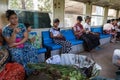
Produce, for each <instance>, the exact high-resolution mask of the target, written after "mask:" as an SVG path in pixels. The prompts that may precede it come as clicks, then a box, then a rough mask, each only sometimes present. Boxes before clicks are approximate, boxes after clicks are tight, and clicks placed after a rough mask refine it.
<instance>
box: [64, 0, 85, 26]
mask: <svg viewBox="0 0 120 80" xmlns="http://www.w3.org/2000/svg"><path fill="white" fill-rule="evenodd" d="M85 9H86V5H85V4H84V3H82V2H77V1H71V0H65V27H73V25H74V24H75V23H76V18H77V16H82V17H83V19H84V17H85V16H84V15H85ZM83 23H84V21H83Z"/></svg>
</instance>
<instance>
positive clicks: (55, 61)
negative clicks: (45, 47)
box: [46, 55, 61, 64]
mask: <svg viewBox="0 0 120 80" xmlns="http://www.w3.org/2000/svg"><path fill="white" fill-rule="evenodd" d="M46 63H48V64H60V63H61V59H60V56H59V55H54V56H52V57H50V58H48V59H47V60H46Z"/></svg>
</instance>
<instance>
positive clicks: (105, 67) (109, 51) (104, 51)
mask: <svg viewBox="0 0 120 80" xmlns="http://www.w3.org/2000/svg"><path fill="white" fill-rule="evenodd" d="M115 49H120V42H118V43H108V44H105V45H103V46H101V47H100V49H98V50H93V51H91V52H83V53H80V54H82V55H86V56H89V57H91V58H94V60H95V61H96V62H97V63H98V64H99V65H100V66H101V67H102V71H101V72H100V76H102V77H106V78H112V79H114V78H115V77H116V74H115V72H116V71H117V69H118V68H117V67H116V66H115V65H113V64H112V56H113V52H114V50H115ZM90 54H92V56H91V55H90Z"/></svg>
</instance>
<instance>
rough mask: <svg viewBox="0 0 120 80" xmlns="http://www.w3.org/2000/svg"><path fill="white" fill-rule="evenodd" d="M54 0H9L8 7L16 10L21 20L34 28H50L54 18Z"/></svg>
mask: <svg viewBox="0 0 120 80" xmlns="http://www.w3.org/2000/svg"><path fill="white" fill-rule="evenodd" d="M52 5H53V0H9V6H8V9H12V10H15V11H16V13H17V14H18V17H19V22H22V23H23V22H28V23H30V24H31V25H32V27H33V28H50V27H51V21H52V20H53V6H52Z"/></svg>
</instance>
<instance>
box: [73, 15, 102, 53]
mask: <svg viewBox="0 0 120 80" xmlns="http://www.w3.org/2000/svg"><path fill="white" fill-rule="evenodd" d="M82 20H83V19H82V17H81V16H78V17H77V23H76V24H75V26H74V27H73V30H74V34H75V36H76V38H77V39H82V40H83V41H84V48H85V50H86V51H91V50H92V49H94V48H96V47H97V46H99V45H100V43H99V39H98V37H96V36H94V35H92V34H89V32H90V31H89V30H85V29H84V28H83V25H82V24H81V22H82ZM88 31H89V32H88Z"/></svg>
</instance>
